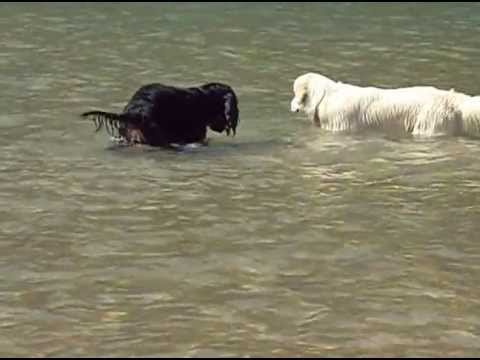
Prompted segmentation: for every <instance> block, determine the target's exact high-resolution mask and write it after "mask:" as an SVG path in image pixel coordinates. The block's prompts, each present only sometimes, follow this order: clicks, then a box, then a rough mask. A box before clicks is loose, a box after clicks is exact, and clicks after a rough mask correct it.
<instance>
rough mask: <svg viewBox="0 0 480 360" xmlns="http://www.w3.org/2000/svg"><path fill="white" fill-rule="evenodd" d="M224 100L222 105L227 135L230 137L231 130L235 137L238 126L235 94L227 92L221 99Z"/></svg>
mask: <svg viewBox="0 0 480 360" xmlns="http://www.w3.org/2000/svg"><path fill="white" fill-rule="evenodd" d="M223 99H224V100H225V105H224V115H225V120H226V121H227V128H226V130H227V135H230V130H232V132H233V135H234V136H235V132H236V129H237V124H238V101H237V97H236V96H235V93H234V92H233V91H232V92H228V93H226V94H225V96H224V97H223Z"/></svg>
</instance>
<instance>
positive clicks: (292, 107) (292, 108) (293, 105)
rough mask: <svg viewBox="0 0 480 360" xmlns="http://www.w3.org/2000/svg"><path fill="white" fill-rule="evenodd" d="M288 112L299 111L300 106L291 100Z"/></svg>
mask: <svg viewBox="0 0 480 360" xmlns="http://www.w3.org/2000/svg"><path fill="white" fill-rule="evenodd" d="M290 111H291V112H299V111H300V105H298V102H297V101H296V100H295V99H293V100H292V102H291V103H290Z"/></svg>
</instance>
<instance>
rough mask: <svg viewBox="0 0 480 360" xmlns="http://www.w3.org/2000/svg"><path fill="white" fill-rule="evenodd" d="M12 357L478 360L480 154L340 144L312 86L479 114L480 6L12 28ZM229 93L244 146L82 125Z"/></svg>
mask: <svg viewBox="0 0 480 360" xmlns="http://www.w3.org/2000/svg"><path fill="white" fill-rule="evenodd" d="M1 12H2V15H3V16H2V17H1V18H0V31H1V32H2V34H3V36H2V38H1V39H0V45H1V47H0V48H1V51H0V65H1V67H2V73H1V74H0V108H1V109H2V114H0V128H1V130H2V133H3V136H2V137H1V138H0V148H1V153H2V161H1V163H0V205H1V209H2V210H1V212H2V214H1V219H2V222H1V228H0V274H1V275H0V277H1V282H0V300H1V301H0V331H1V333H2V336H1V337H0V355H2V356H247V355H252V356H253V355H257V356H295V355H302V356H475V355H478V353H479V351H480V349H479V348H480V345H479V344H480V341H479V338H478V337H479V335H480V332H479V327H480V317H479V315H478V314H479V313H480V311H479V310H480V303H479V300H478V299H479V298H480V292H479V290H478V286H477V283H478V278H479V275H480V273H479V272H480V267H479V265H478V263H479V259H480V246H479V244H478V241H477V240H478V235H477V234H478V233H479V230H480V228H479V225H478V216H479V211H480V208H479V205H478V201H477V200H478V198H479V189H480V187H479V185H480V176H479V175H478V174H479V170H480V165H479V161H478V159H479V158H480V146H479V144H478V142H477V141H473V140H469V139H457V138H455V139H448V138H439V139H430V140H414V139H411V138H399V139H388V138H384V137H382V136H378V135H377V134H375V135H366V134H363V135H335V134H328V133H324V132H321V131H319V130H318V129H315V128H312V127H311V126H310V125H309V124H308V122H306V121H304V119H303V117H302V116H297V115H292V114H290V113H289V112H288V110H289V109H288V107H289V101H290V99H291V86H292V81H293V80H294V79H295V77H296V76H297V75H299V74H300V73H302V72H305V71H318V72H323V73H325V74H327V75H329V76H332V77H334V78H338V79H340V80H342V81H346V82H351V83H355V84H359V85H367V84H370V85H375V86H395V87H397V86H406V85H412V84H429V85H435V86H438V87H443V88H450V87H455V88H456V89H458V90H459V91H463V92H466V93H470V94H475V93H478V88H477V87H476V84H477V83H478V81H477V79H476V78H475V77H476V74H475V72H474V71H473V67H472V66H473V65H472V64H474V63H475V61H476V60H477V58H478V57H479V55H480V54H479V50H478V46H477V36H476V24H477V23H478V19H479V16H480V8H479V6H478V4H474V3H469V4H457V3H456V4H455V5H452V4H447V3H442V4H432V5H427V4H420V5H419V4H388V5H383V4H355V3H341V4H333V3H332V4H327V3H322V4H320V3H318V4H315V3H305V4H293V3H292V4H282V3H278V4H273V3H270V4H265V3H264V4H261V3H251V4H239V3H215V4H213V3H211V4H200V3H199V4H196V3H195V4H193V3H192V4H184V3H182V4H174V3H170V4H166V3H164V4H154V3H144V4H133V3H131V4H126V3H122V4H104V3H103V4H97V3H95V4H93V3H92V4H80V3H78V4H64V5H59V4H55V5H52V4H14V3H10V4H2V5H1ZM152 80H153V81H161V82H166V83H173V84H177V85H179V86H181V85H198V84H201V83H203V82H207V81H212V80H215V81H222V82H226V83H229V84H231V85H232V86H233V87H234V88H235V90H236V91H237V93H238V95H239V100H240V109H241V122H240V125H239V129H238V134H237V136H236V137H235V138H233V139H232V138H227V137H224V136H221V135H218V134H213V133H212V134H211V137H212V139H211V144H210V146H208V147H201V148H194V149H188V150H185V151H180V152H178V151H160V150H158V149H152V148H146V147H135V148H125V147H123V148H122V147H120V148H119V147H112V146H111V144H110V143H109V141H108V137H107V136H106V135H105V134H101V133H98V134H96V133H94V126H93V124H91V123H88V122H85V121H82V119H81V118H79V116H78V114H80V113H82V112H83V111H86V110H88V109H91V108H101V109H104V110H105V111H118V110H120V109H121V108H122V107H123V106H124V104H125V103H126V101H127V100H128V99H129V98H130V96H131V94H132V93H133V92H134V91H135V90H136V89H137V88H138V87H139V86H140V85H142V84H144V83H147V82H151V81H152Z"/></svg>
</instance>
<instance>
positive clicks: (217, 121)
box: [82, 83, 239, 146]
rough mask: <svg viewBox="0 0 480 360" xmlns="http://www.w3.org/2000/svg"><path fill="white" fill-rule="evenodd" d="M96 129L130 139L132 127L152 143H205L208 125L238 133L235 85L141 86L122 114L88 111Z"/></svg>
mask: <svg viewBox="0 0 480 360" xmlns="http://www.w3.org/2000/svg"><path fill="white" fill-rule="evenodd" d="M82 116H83V117H86V118H90V119H92V120H93V121H94V122H95V124H96V125H97V131H99V130H100V129H101V128H102V127H103V126H105V128H106V130H107V132H108V133H109V134H110V135H112V136H115V135H120V136H121V137H123V138H125V139H127V140H130V139H129V130H132V129H136V130H139V131H141V133H142V135H143V140H142V141H141V142H143V143H146V144H148V145H151V146H169V145H170V144H173V143H174V144H189V143H202V142H205V141H206V137H207V128H210V129H211V130H213V131H216V132H219V133H222V132H224V131H225V132H226V133H227V135H230V133H232V134H233V135H235V132H236V128H237V124H238V118H239V110H238V100H237V96H236V94H235V92H234V91H233V89H232V88H231V87H230V86H228V85H225V84H221V83H209V84H205V85H202V86H199V87H189V88H180V87H174V86H168V85H163V84H158V83H156V84H149V85H145V86H142V87H141V88H140V89H139V90H137V92H136V93H135V94H134V95H133V97H132V98H131V99H130V101H129V102H128V104H127V105H126V106H125V108H124V110H123V112H121V113H119V114H115V113H110V112H104V111H96V110H95V111H88V112H85V113H83V114H82Z"/></svg>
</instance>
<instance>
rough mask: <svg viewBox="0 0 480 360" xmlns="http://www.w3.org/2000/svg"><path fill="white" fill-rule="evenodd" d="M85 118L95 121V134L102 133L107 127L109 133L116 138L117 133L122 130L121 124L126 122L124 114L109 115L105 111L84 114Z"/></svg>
mask: <svg viewBox="0 0 480 360" xmlns="http://www.w3.org/2000/svg"><path fill="white" fill-rule="evenodd" d="M82 117H84V118H90V119H91V120H93V122H94V123H95V125H96V126H97V128H96V129H95V132H97V131H100V130H101V129H102V127H103V126H104V125H105V129H106V130H107V133H108V134H109V135H111V136H115V131H116V130H117V131H118V129H119V128H120V123H122V122H126V119H125V116H124V115H122V114H115V113H109V112H105V111H88V112H85V113H83V114H82Z"/></svg>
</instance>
